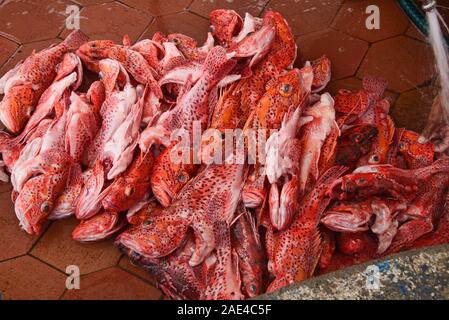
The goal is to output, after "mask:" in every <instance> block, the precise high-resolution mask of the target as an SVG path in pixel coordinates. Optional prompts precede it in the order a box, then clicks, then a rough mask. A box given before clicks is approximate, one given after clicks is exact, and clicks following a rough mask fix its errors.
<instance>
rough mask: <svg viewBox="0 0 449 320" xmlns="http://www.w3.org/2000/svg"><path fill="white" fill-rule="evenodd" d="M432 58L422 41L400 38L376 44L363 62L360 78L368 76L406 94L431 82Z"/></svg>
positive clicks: (358, 73) (429, 50)
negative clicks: (376, 78)
mask: <svg viewBox="0 0 449 320" xmlns="http://www.w3.org/2000/svg"><path fill="white" fill-rule="evenodd" d="M433 63H434V60H433V54H432V51H431V49H430V47H429V46H427V45H426V44H425V43H422V42H421V41H418V40H415V39H411V38H409V37H405V36H399V37H395V38H391V39H387V40H384V41H381V42H377V43H374V44H373V45H372V47H371V48H370V49H369V51H368V53H367V55H366V57H365V59H364V61H363V62H362V64H361V66H360V69H359V71H358V72H357V77H359V78H361V77H363V75H366V74H369V75H374V76H381V77H384V78H386V79H387V80H388V82H389V86H388V87H389V89H390V90H392V91H395V92H404V91H407V90H410V89H412V88H414V87H416V86H419V85H421V84H423V83H424V82H426V81H427V80H429V79H430V78H431V77H432V76H433V74H434V71H433Z"/></svg>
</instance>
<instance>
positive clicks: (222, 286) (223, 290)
mask: <svg viewBox="0 0 449 320" xmlns="http://www.w3.org/2000/svg"><path fill="white" fill-rule="evenodd" d="M214 228H215V229H216V231H215V236H216V239H217V245H216V246H217V248H216V252H215V255H216V259H217V261H216V263H215V267H214V272H213V274H212V276H211V277H210V279H209V281H208V284H207V288H206V290H205V293H204V298H205V299H207V300H243V299H244V298H245V296H244V295H243V293H242V291H241V286H242V281H241V278H240V270H239V257H238V255H237V252H236V251H235V249H233V248H232V245H231V230H230V228H229V225H228V224H227V223H226V222H225V221H220V222H216V223H215V225H214Z"/></svg>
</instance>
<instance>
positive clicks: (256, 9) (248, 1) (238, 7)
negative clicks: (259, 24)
mask: <svg viewBox="0 0 449 320" xmlns="http://www.w3.org/2000/svg"><path fill="white" fill-rule="evenodd" d="M267 2H268V0H236V1H234V0H213V1H211V0H194V1H193V3H192V4H191V5H190V7H189V10H191V11H193V12H195V13H198V14H200V15H202V16H203V17H209V14H210V12H211V11H212V10H214V9H233V10H235V11H237V12H238V13H239V14H240V15H241V16H242V17H244V15H245V12H249V13H251V14H252V15H253V16H258V15H259V14H260V13H261V12H262V10H263V8H264V7H265V5H266V4H267Z"/></svg>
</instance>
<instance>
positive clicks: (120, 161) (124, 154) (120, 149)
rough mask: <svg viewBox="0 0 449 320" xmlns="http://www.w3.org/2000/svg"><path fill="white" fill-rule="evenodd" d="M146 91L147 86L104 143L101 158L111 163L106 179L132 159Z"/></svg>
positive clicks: (123, 168)
mask: <svg viewBox="0 0 449 320" xmlns="http://www.w3.org/2000/svg"><path fill="white" fill-rule="evenodd" d="M147 92H148V87H146V88H145V91H144V93H143V94H142V96H141V97H140V98H139V100H137V102H136V103H135V104H134V105H133V106H132V107H131V110H130V112H129V113H128V115H127V117H126V119H125V120H124V121H123V123H122V124H121V125H120V126H119V127H118V128H117V130H116V131H115V132H114V134H113V135H112V137H111V138H110V139H109V140H108V141H107V142H106V143H105V145H104V149H103V152H102V155H101V158H102V159H109V161H110V162H111V163H112V167H111V169H110V170H109V171H108V174H107V178H108V180H112V179H114V178H115V177H117V176H118V175H119V174H121V173H122V172H124V171H125V170H126V168H128V166H129V164H130V163H131V162H132V160H133V156H134V149H135V148H136V146H137V141H138V138H139V133H140V132H139V131H140V123H141V120H142V112H143V107H144V101H145V96H146V95H147Z"/></svg>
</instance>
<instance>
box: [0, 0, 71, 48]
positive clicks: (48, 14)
mask: <svg viewBox="0 0 449 320" xmlns="http://www.w3.org/2000/svg"><path fill="white" fill-rule="evenodd" d="M69 3H70V2H68V1H66V0H61V1H52V0H39V1H37V0H28V1H7V2H5V3H4V4H3V5H2V8H1V10H0V34H2V35H4V36H6V37H8V38H10V39H12V40H14V41H16V42H18V43H27V42H31V41H40V40H45V39H51V38H56V37H57V36H58V34H59V33H60V32H61V30H62V28H63V25H64V21H65V19H66V16H65V10H66V6H67V5H68V4H69ZM30 20H32V21H33V24H32V26H31V25H30Z"/></svg>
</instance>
